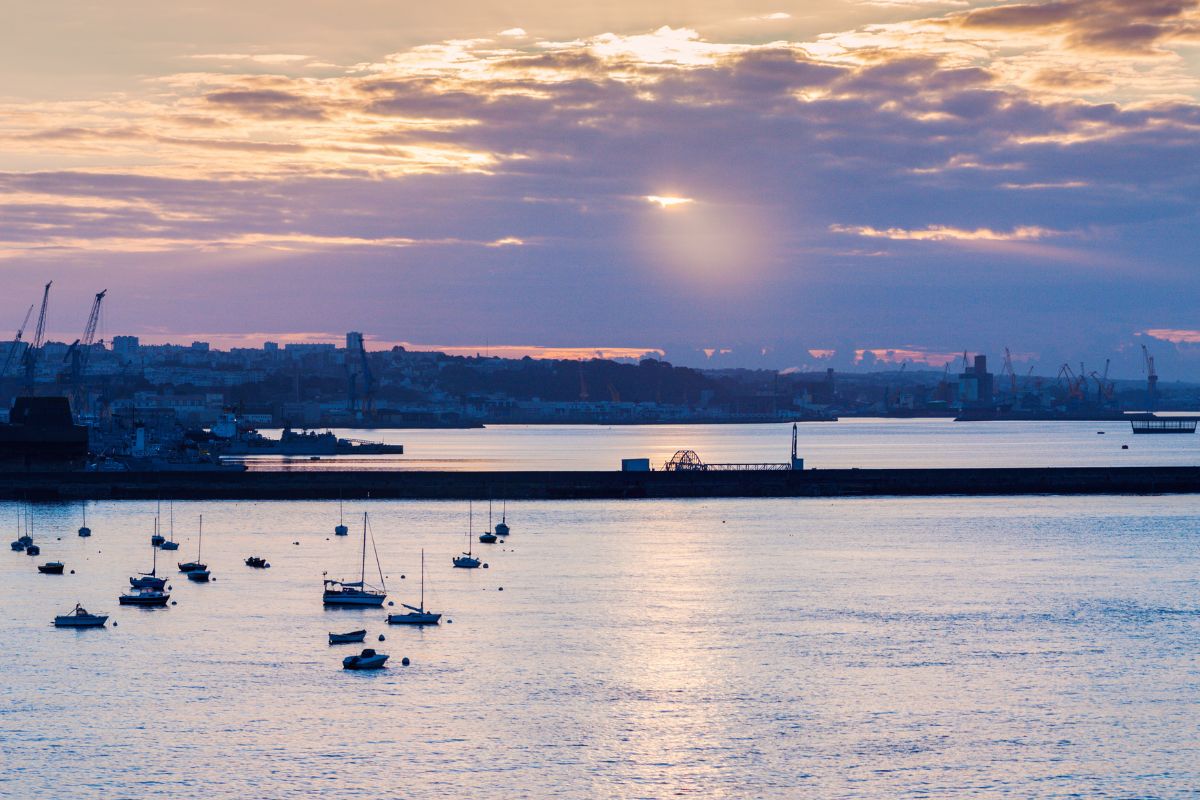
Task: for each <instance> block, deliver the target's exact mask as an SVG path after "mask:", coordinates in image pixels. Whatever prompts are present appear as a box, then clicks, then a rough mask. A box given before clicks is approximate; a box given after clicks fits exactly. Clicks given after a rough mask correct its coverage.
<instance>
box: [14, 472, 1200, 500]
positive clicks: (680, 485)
mask: <svg viewBox="0 0 1200 800" xmlns="http://www.w3.org/2000/svg"><path fill="white" fill-rule="evenodd" d="M1083 494H1200V467H1028V468H980V469H822V470H814V469H808V470H747V471H738V470H684V471H670V472H668V471H663V470H656V471H649V472H619V471H615V470H614V471H604V472H599V471H593V472H585V471H581V472H565V471H559V472H534V471H522V472H422V471H394V472H389V471H368V470H362V471H332V470H331V471H328V472H316V471H297V472H255V471H250V472H217V473H196V472H110V473H105V472H20V473H5V474H0V499H5V500H31V501H64V500H78V499H96V500H108V499H113V500H119V499H129V500H134V499H136V500H154V499H158V498H162V499H168V498H173V499H203V500H337V499H338V498H339V497H340V498H345V499H352V498H354V499H366V498H370V499H406V500H466V499H478V500H487V499H492V500H586V499H596V500H601V499H650V498H716V497H868V496H885V495H896V496H933V495H1083Z"/></svg>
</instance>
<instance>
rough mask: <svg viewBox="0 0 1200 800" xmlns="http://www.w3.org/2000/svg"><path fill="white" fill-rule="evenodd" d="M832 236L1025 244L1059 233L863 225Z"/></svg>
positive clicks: (1026, 229) (1027, 228)
mask: <svg viewBox="0 0 1200 800" xmlns="http://www.w3.org/2000/svg"><path fill="white" fill-rule="evenodd" d="M829 230H830V231H832V232H834V233H847V234H852V235H854V236H865V237H867V238H869V239H893V240H896V241H914V242H1028V241H1033V240H1037V239H1045V238H1047V237H1050V236H1061V235H1063V234H1062V232H1061V231H1054V230H1049V229H1047V228H1041V227H1038V226H1036V225H1024V226H1021V227H1018V228H1014V229H1012V230H1011V231H994V230H991V229H989V228H976V229H974V230H963V229H962V228H952V227H948V226H945V225H931V226H929V227H927V228H922V229H920V230H905V229H903V228H887V229H884V230H880V229H878V228H872V227H869V226H865V225H837V224H834V225H830V226H829Z"/></svg>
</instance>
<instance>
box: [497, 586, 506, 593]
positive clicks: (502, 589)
mask: <svg viewBox="0 0 1200 800" xmlns="http://www.w3.org/2000/svg"><path fill="white" fill-rule="evenodd" d="M496 591H498V592H503V591H504V587H503V586H501V587H500V588H499V589H497V590H496Z"/></svg>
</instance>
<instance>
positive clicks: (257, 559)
mask: <svg viewBox="0 0 1200 800" xmlns="http://www.w3.org/2000/svg"><path fill="white" fill-rule="evenodd" d="M246 566H247V567H254V568H255V569H267V568H268V567H270V566H271V565H270V564H269V563H268V562H267V560H266V559H265V558H263V557H261V556H250V557H248V558H247V559H246Z"/></svg>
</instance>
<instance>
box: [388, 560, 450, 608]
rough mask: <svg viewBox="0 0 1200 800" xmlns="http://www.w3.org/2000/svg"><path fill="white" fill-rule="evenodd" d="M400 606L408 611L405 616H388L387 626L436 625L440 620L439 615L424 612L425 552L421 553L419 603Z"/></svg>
mask: <svg viewBox="0 0 1200 800" xmlns="http://www.w3.org/2000/svg"><path fill="white" fill-rule="evenodd" d="M400 605H402V606H404V607H405V608H407V609H408V613H407V614H388V617H387V621H388V624H389V625H437V624H438V620H440V619H441V618H442V615H441V614H434V613H433V612H431V611H426V610H425V551H424V550H422V551H421V602H420V604H419V605H415V606H410V605H409V604H408V603H401V604H400Z"/></svg>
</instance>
